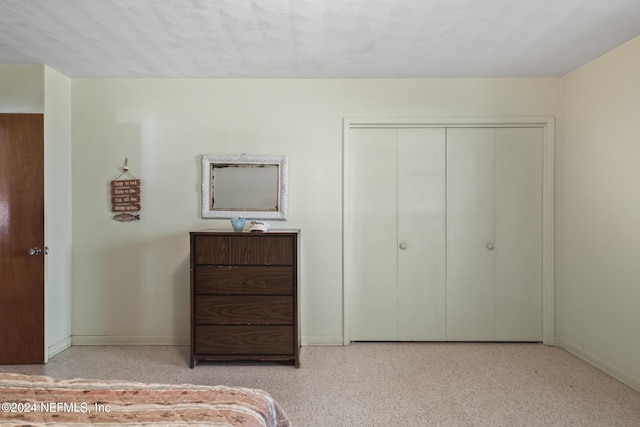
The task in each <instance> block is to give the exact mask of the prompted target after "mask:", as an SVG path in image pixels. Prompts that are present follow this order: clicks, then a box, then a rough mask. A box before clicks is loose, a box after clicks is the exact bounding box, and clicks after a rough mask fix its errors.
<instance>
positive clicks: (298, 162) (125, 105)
mask: <svg viewBox="0 0 640 427" xmlns="http://www.w3.org/2000/svg"><path fill="white" fill-rule="evenodd" d="M72 89H73V90H72V100H73V104H72V111H73V151H72V158H73V165H72V166H73V339H74V342H76V343H108V342H119V343H120V342H121V343H128V342H131V343H174V342H180V343H186V342H188V331H189V274H188V232H189V231H190V230H202V229H205V228H211V227H225V228H230V225H229V224H228V221H226V220H225V221H220V220H202V219H200V184H201V181H200V156H201V155H202V154H205V153H250V154H286V155H288V156H289V179H290V186H289V219H288V221H286V223H274V225H273V226H274V227H288V228H300V229H302V257H301V271H302V277H301V282H300V285H301V289H300V295H301V305H302V307H301V316H302V319H301V330H302V335H303V342H304V343H316V344H340V343H342V265H341V264H342V253H341V248H342V229H341V215H342V205H341V203H342V178H341V173H342V119H343V118H344V117H362V116H367V117H452V116H456V117H465V116H472V117H478V116H559V115H560V108H561V100H560V95H561V90H560V79H553V78H551V79H430V80H429V79H422V80H419V79H417V80H412V79H390V80H115V79H105V80H102V79H97V80H82V79H80V80H73V82H72ZM125 158H128V159H129V166H130V168H131V172H132V173H133V174H134V175H136V176H137V177H139V178H141V179H142V187H143V190H142V206H143V210H142V220H141V221H140V222H138V223H119V222H116V221H113V220H112V219H111V214H110V212H109V203H108V202H109V200H108V197H107V188H108V187H107V185H108V183H109V181H110V180H111V179H113V178H115V177H116V176H117V175H118V173H119V171H120V169H119V168H120V167H121V166H122V164H123V162H124V159H125Z"/></svg>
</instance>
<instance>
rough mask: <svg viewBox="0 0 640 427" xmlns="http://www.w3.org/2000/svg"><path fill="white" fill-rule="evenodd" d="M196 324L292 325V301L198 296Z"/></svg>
mask: <svg viewBox="0 0 640 427" xmlns="http://www.w3.org/2000/svg"><path fill="white" fill-rule="evenodd" d="M195 303H196V319H195V320H196V324H199V325H201V324H235V325H240V324H253V325H273V324H276V325H293V297H282V296H277V297H270V296H200V297H198V299H196V302H195Z"/></svg>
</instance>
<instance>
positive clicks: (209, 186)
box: [202, 154, 288, 219]
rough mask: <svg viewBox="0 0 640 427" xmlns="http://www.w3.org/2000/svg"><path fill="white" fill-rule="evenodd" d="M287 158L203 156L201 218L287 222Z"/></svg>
mask: <svg viewBox="0 0 640 427" xmlns="http://www.w3.org/2000/svg"><path fill="white" fill-rule="evenodd" d="M287 178H288V176H287V157H286V156H253V155H249V154H237V155H236V154H228V155H215V154H205V155H203V156H202V217H203V218H231V217H241V218H248V219H286V215H287V188H288V185H287Z"/></svg>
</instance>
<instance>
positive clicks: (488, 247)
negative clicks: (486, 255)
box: [487, 243, 493, 251]
mask: <svg viewBox="0 0 640 427" xmlns="http://www.w3.org/2000/svg"><path fill="white" fill-rule="evenodd" d="M487 249H489V250H490V251H492V250H493V243H487Z"/></svg>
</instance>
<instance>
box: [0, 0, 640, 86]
mask: <svg viewBox="0 0 640 427" xmlns="http://www.w3.org/2000/svg"><path fill="white" fill-rule="evenodd" d="M639 34H640V0H0V64H1V63H5V64H17V63H20V64H22V63H38V64H46V65H48V66H50V67H52V68H54V69H56V70H58V71H60V72H62V73H64V74H66V75H67V76H69V77H72V78H83V77H134V78H142V77H189V78H227V77H228V78H247V77H256V78H366V77H535V76H561V75H564V74H566V73H567V72H569V71H571V70H573V69H575V68H577V67H579V66H580V65H583V64H585V63H587V62H589V61H590V60H592V59H594V58H596V57H598V56H600V55H602V54H603V53H605V52H607V51H609V50H611V49H612V48H614V47H616V46H619V45H620V44H622V43H624V42H626V41H628V40H631V39H632V38H634V37H636V36H638V35H639Z"/></svg>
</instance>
